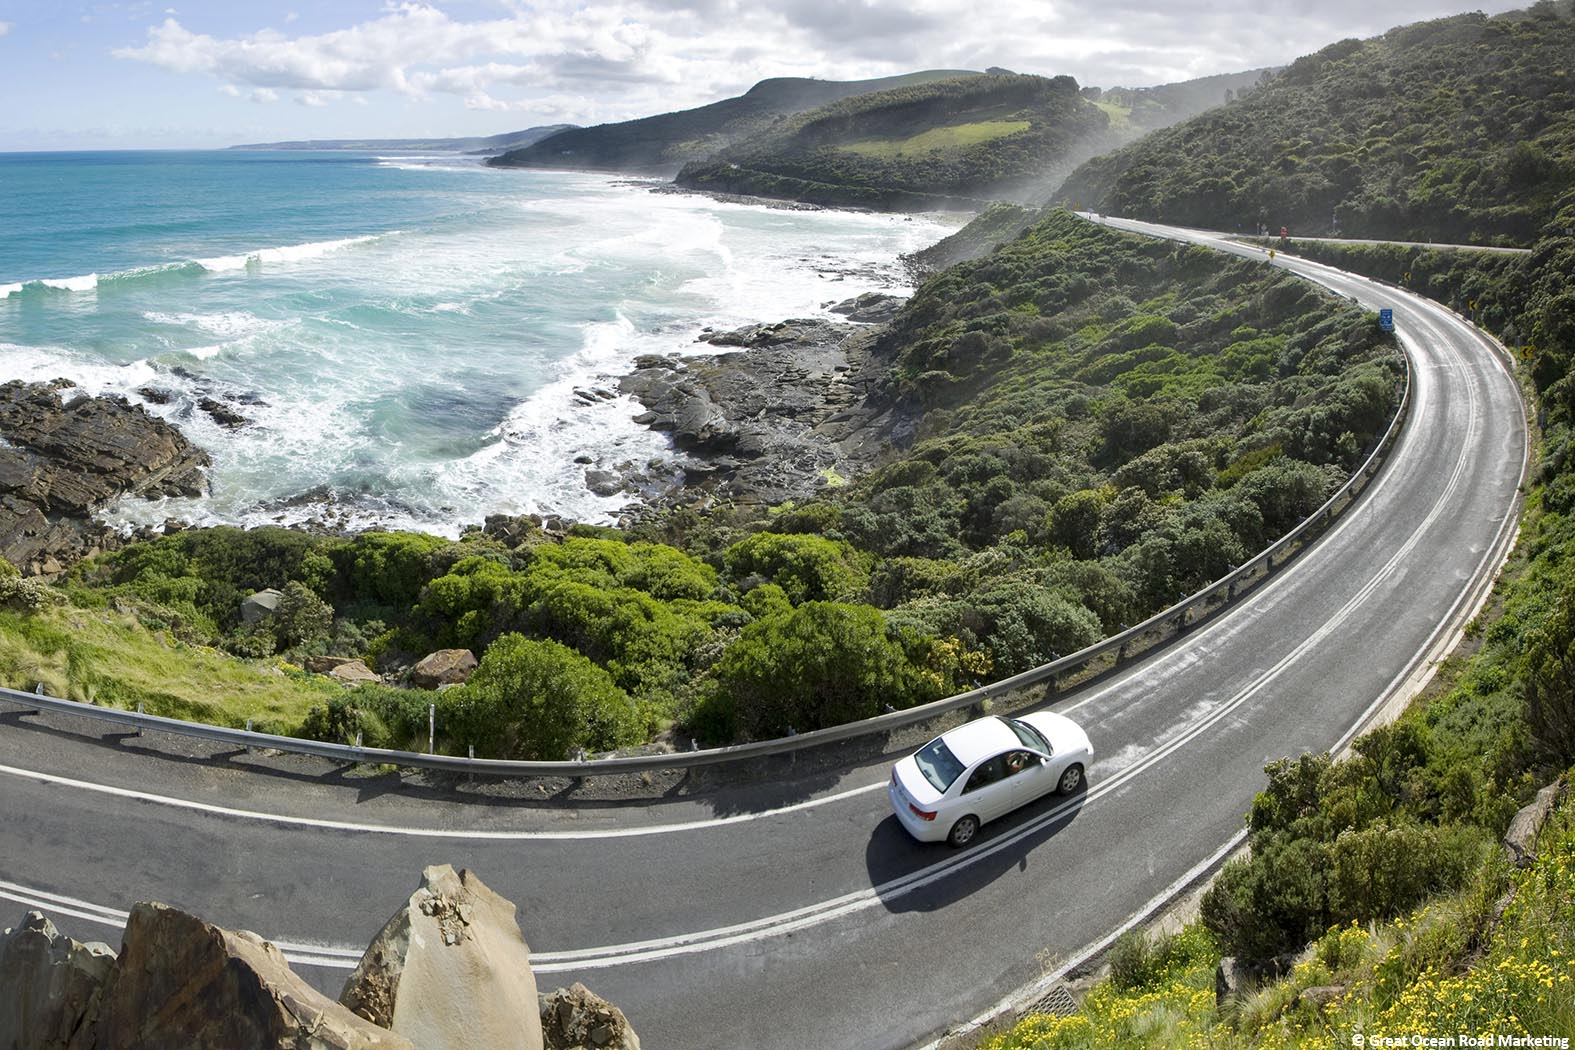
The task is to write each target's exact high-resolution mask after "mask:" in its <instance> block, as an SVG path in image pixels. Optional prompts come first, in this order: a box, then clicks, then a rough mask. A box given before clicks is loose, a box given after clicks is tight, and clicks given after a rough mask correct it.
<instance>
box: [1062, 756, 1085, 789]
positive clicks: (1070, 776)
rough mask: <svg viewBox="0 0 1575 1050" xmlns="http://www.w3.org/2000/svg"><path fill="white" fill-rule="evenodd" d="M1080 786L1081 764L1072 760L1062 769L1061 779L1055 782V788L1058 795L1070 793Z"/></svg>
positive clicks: (1081, 778) (1081, 776)
mask: <svg viewBox="0 0 1575 1050" xmlns="http://www.w3.org/2000/svg"><path fill="white" fill-rule="evenodd" d="M1082 786H1083V766H1082V764H1081V763H1079V762H1073V763H1072V764H1071V765H1069V766H1067V767H1066V769H1065V770H1063V771H1062V773H1061V779H1060V781H1059V782H1057V784H1056V786H1055V790H1056V794H1058V795H1070V794H1071V793H1072V792H1074V791H1076V790H1077V789H1078V788H1080V787H1082Z"/></svg>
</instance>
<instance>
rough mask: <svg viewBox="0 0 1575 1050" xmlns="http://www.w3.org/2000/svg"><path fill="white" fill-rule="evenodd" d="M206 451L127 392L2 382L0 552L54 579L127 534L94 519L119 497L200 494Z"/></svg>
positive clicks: (23, 567) (118, 543)
mask: <svg viewBox="0 0 1575 1050" xmlns="http://www.w3.org/2000/svg"><path fill="white" fill-rule="evenodd" d="M209 463H210V460H209V458H208V454H207V453H206V452H204V451H203V450H202V449H200V448H198V447H197V446H195V445H193V444H192V443H191V442H190V441H188V440H186V438H185V437H184V436H183V435H182V434H181V433H180V431H178V430H176V429H175V428H174V427H172V426H170V425H169V424H168V423H166V422H164V421H163V420H161V419H157V418H155V417H153V416H150V415H149V414H148V413H147V412H145V411H143V409H142V408H140V407H138V406H135V405H132V404H131V403H130V402H128V401H127V400H126V399H125V398H121V397H90V396H88V395H86V394H83V393H81V392H80V391H79V390H77V389H76V387H75V385H74V384H72V383H71V382H70V381H69V380H64V379H57V380H55V381H53V382H50V383H23V382H21V381H18V380H13V381H12V382H9V383H5V384H4V385H0V557H4V558H5V559H6V560H7V561H9V562H10V563H11V564H12V565H14V566H16V567H17V568H18V569H20V570H22V571H23V572H24V573H26V574H28V575H30V576H43V577H46V578H47V577H52V576H56V575H58V574H59V573H60V572H62V571H64V569H65V568H66V566H68V565H70V564H71V563H72V562H74V561H77V560H79V559H81V558H85V557H87V556H89V555H91V554H96V553H98V552H100V551H104V550H113V549H114V548H116V547H119V546H121V545H122V543H123V542H124V540H123V539H122V537H121V536H120V534H119V533H117V532H116V531H115V530H114V529H112V528H110V527H109V526H108V525H105V524H104V523H103V522H101V521H99V520H98V519H97V514H98V512H99V511H101V510H103V509H104V508H105V507H107V506H108V505H109V504H111V503H113V502H114V501H115V500H117V499H119V498H121V497H122V496H147V497H157V496H177V495H178V496H197V495H202V494H203V493H204V492H206V491H207V475H206V468H207V467H208V466H209Z"/></svg>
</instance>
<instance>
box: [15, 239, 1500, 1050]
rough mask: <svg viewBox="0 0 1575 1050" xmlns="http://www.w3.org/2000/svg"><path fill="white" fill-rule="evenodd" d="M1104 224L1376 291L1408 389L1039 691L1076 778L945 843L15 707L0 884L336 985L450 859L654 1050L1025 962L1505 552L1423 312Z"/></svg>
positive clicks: (1183, 849)
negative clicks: (1344, 456)
mask: <svg viewBox="0 0 1575 1050" xmlns="http://www.w3.org/2000/svg"><path fill="white" fill-rule="evenodd" d="M1105 221H1106V222H1107V224H1109V225H1113V226H1122V227H1124V228H1127V229H1132V230H1135V231H1138V232H1143V233H1149V234H1153V235H1156V236H1168V237H1175V238H1179V239H1184V240H1191V241H1195V242H1197V243H1203V244H1207V245H1209V246H1211V247H1215V248H1219V249H1221V250H1225V251H1231V252H1234V253H1236V254H1239V255H1244V256H1248V257H1255V258H1260V259H1265V265H1278V266H1282V267H1285V268H1286V269H1290V270H1292V271H1294V272H1297V273H1299V274H1302V275H1304V276H1307V277H1309V278H1310V279H1312V280H1315V281H1317V282H1319V283H1321V284H1324V285H1326V286H1328V287H1330V288H1332V289H1334V290H1335V291H1337V292H1339V293H1340V294H1342V295H1347V296H1352V297H1354V298H1356V299H1357V300H1359V301H1360V302H1362V303H1363V304H1364V305H1367V306H1370V307H1374V308H1376V307H1378V306H1389V307H1392V308H1393V309H1394V311H1395V319H1396V325H1397V327H1398V330H1399V332H1400V335H1401V338H1402V340H1403V342H1404V343H1405V345H1406V348H1407V351H1408V353H1409V354H1410V355H1411V358H1412V362H1413V372H1414V380H1413V382H1414V388H1413V399H1414V400H1413V408H1412V412H1411V417H1410V421H1409V423H1408V425H1407V427H1406V430H1405V433H1404V435H1403V437H1402V438H1401V439H1400V441H1399V443H1398V445H1397V446H1396V449H1395V451H1394V454H1393V456H1392V457H1391V459H1390V461H1389V462H1388V464H1387V465H1386V466H1385V468H1384V470H1383V472H1382V474H1381V475H1380V477H1379V479H1378V480H1377V481H1376V482H1374V483H1373V484H1372V485H1371V486H1370V487H1369V489H1368V491H1367V492H1366V494H1365V495H1364V496H1363V497H1362V499H1361V501H1360V502H1359V503H1358V504H1357V505H1356V506H1355V507H1354V508H1353V509H1352V510H1351V511H1350V512H1348V513H1347V514H1345V515H1344V516H1343V517H1342V518H1341V519H1340V521H1339V522H1338V523H1337V524H1336V525H1335V527H1334V528H1333V529H1332V530H1331V531H1330V532H1329V533H1328V534H1327V535H1326V536H1325V537H1324V538H1323V539H1322V540H1321V541H1320V542H1319V543H1317V544H1316V545H1315V546H1314V547H1313V548H1312V549H1311V550H1309V551H1308V552H1306V553H1305V554H1303V555H1302V556H1301V557H1300V558H1298V559H1297V560H1296V561H1294V562H1293V563H1292V564H1291V565H1290V566H1289V567H1287V568H1285V569H1283V570H1281V571H1280V572H1279V573H1278V574H1277V576H1276V577H1275V578H1274V579H1272V580H1270V581H1269V582H1267V583H1266V584H1264V585H1263V586H1261V587H1259V588H1258V589H1257V590H1256V591H1255V592H1253V593H1252V594H1251V595H1250V596H1249V597H1247V598H1246V599H1245V600H1243V601H1242V603H1241V604H1240V606H1239V607H1238V608H1236V609H1235V610H1233V611H1231V612H1230V613H1229V614H1227V615H1225V616H1222V617H1219V618H1217V619H1216V620H1214V621H1212V622H1210V623H1209V624H1207V625H1205V626H1203V627H1200V628H1198V629H1196V630H1195V631H1194V632H1192V633H1190V634H1189V635H1187V636H1185V637H1184V638H1183V639H1181V640H1179V641H1178V642H1177V643H1175V644H1173V645H1172V646H1170V647H1168V648H1166V649H1164V650H1162V651H1161V652H1159V653H1158V654H1157V655H1155V656H1153V657H1152V658H1150V659H1148V660H1146V661H1142V662H1140V663H1138V664H1136V665H1134V666H1132V667H1131V668H1128V669H1127V670H1126V671H1125V672H1123V673H1122V674H1120V675H1118V676H1115V677H1113V678H1111V679H1109V680H1107V681H1105V682H1102V683H1100V684H1099V685H1098V686H1096V687H1094V688H1091V689H1088V690H1085V691H1082V692H1080V693H1076V694H1072V695H1070V696H1067V697H1063V698H1060V699H1058V700H1057V702H1056V703H1055V704H1054V705H1053V706H1054V708H1055V709H1057V710H1062V711H1066V712H1069V713H1071V714H1072V716H1073V717H1074V718H1076V719H1078V720H1079V721H1081V722H1082V723H1083V724H1084V726H1085V727H1086V728H1087V730H1088V733H1089V736H1090V737H1091V738H1092V740H1093V742H1094V746H1095V748H1096V749H1097V751H1098V756H1097V762H1096V764H1095V765H1094V767H1093V768H1092V769H1091V770H1090V783H1089V788H1088V791H1087V792H1086V793H1085V794H1082V795H1079V796H1077V797H1075V798H1074V799H1072V800H1071V801H1070V802H1065V803H1060V802H1045V803H1041V804H1040V805H1038V806H1037V807H1032V808H1030V809H1029V810H1027V811H1025V812H1023V813H1020V814H1018V815H1016V816H1015V817H1013V818H1009V819H1007V820H1005V821H1002V822H998V823H997V824H993V825H990V826H989V827H987V828H986V829H985V831H984V833H983V835H982V836H981V840H980V841H979V842H978V844H977V845H976V846H975V847H973V848H971V849H969V850H967V851H964V852H962V853H960V854H959V853H953V852H951V851H949V850H947V849H946V848H945V847H944V846H937V847H920V846H918V845H916V844H915V843H913V842H911V841H909V840H908V839H907V838H906V836H905V835H904V833H903V832H902V831H901V829H900V828H899V827H898V826H897V824H896V822H895V820H894V818H892V817H891V816H889V814H888V813H887V810H886V800H885V796H884V791H883V787H884V783H885V778H886V774H887V769H888V766H887V765H886V764H885V763H884V762H873V763H871V764H869V765H866V766H863V767H859V768H853V769H849V770H847V771H845V772H843V773H842V774H840V775H838V776H835V777H828V778H824V779H823V780H819V781H814V782H810V783H806V784H803V785H799V786H798V787H799V788H800V789H801V791H800V794H799V795H798V796H797V800H796V801H793V802H791V803H785V802H781V801H773V802H767V801H762V800H761V799H760V798H753V797H748V796H719V797H717V798H715V799H712V800H710V801H707V800H704V799H702V800H693V799H690V800H683V801H674V802H663V803H658V804H653V805H649V806H643V807H638V808H632V809H631V808H620V807H606V808H587V807H578V808H564V807H541V806H537V807H524V806H510V805H493V806H487V807H474V806H471V807H467V806H464V805H460V804H457V803H454V802H452V801H450V800H446V799H441V798H429V797H424V796H420V795H412V794H409V793H403V792H399V791H385V790H384V782H383V781H370V782H355V781H346V780H343V779H339V778H337V777H335V776H333V775H318V774H315V773H308V772H298V773H294V774H290V775H273V776H264V775H258V774H253V773H248V772H245V771H244V770H240V769H237V768H236V766H235V765H234V764H231V763H228V762H226V761H224V760H222V759H221V760H216V761H202V760H191V759H184V760H179V759H171V758H160V757H156V756H155V755H154V754H152V753H151V752H152V751H153V750H154V749H153V748H152V747H151V745H147V744H146V742H142V741H137V740H134V739H126V738H124V737H123V736H122V735H121V734H118V733H110V734H105V733H104V732H103V729H102V727H94V726H91V725H88V724H86V723H84V722H82V721H81V720H73V719H69V718H65V719H62V718H56V717H53V716H51V717H50V718H48V719H35V718H31V717H26V716H23V715H20V714H18V713H16V712H15V711H14V710H13V711H12V712H11V713H8V714H0V903H4V902H9V903H10V904H11V906H12V907H13V909H14V910H16V911H20V910H21V907H22V906H23V904H26V905H27V906H30V907H41V908H42V910H45V911H47V912H49V913H50V914H51V915H52V916H53V917H54V918H55V919H56V920H57V922H58V923H59V924H60V926H61V928H62V929H64V930H66V931H67V932H69V933H71V934H73V935H74V936H76V937H78V938H79V939H84V940H89V939H101V938H109V939H111V940H113V939H114V936H115V933H114V931H113V930H112V929H111V927H112V926H114V925H118V921H117V913H118V912H120V911H123V910H124V909H126V908H128V907H129V906H130V904H131V903H132V902H133V901H136V900H146V899H160V900H167V901H170V902H171V903H174V904H177V905H179V906H182V907H186V908H189V909H191V910H193V911H196V912H197V913H198V914H201V915H203V916H204V917H206V918H208V919H211V920H212V921H214V922H218V923H220V924H222V925H226V926H230V927H244V928H249V929H255V930H258V931H260V932H262V933H264V934H266V935H267V936H269V937H271V938H274V939H276V940H277V941H279V942H281V943H282V944H284V945H286V946H288V950H289V951H290V952H291V953H292V954H293V955H294V956H295V957H296V959H297V960H298V966H299V968H300V969H301V970H302V972H303V973H305V974H307V975H308V976H309V977H310V978H311V979H312V980H313V981H314V982H315V983H317V984H319V986H321V987H323V988H325V989H328V990H330V991H337V988H338V985H339V983H340V982H341V981H342V980H343V977H344V974H345V972H346V969H347V967H348V965H350V963H351V962H352V961H353V959H352V956H353V954H354V953H355V951H356V949H358V948H359V946H361V945H364V944H365V942H366V941H367V940H368V939H369V938H370V936H371V935H372V934H373V933H374V932H375V931H376V929H377V928H378V927H379V926H380V925H381V923H382V922H383V920H384V919H385V918H386V917H387V915H388V914H389V913H390V912H391V911H392V910H393V909H394V908H395V907H396V906H397V905H398V904H399V903H400V902H401V901H402V900H403V899H404V897H406V896H407V895H408V893H409V892H410V889H411V887H412V886H413V884H414V881H415V879H416V874H417V869H418V868H419V867H420V866H422V865H424V864H429V863H437V862H450V863H454V864H455V865H465V866H468V867H472V868H474V869H475V870H476V871H477V872H478V873H479V874H480V875H481V876H482V878H483V879H485V880H486V881H487V882H488V883H489V884H490V885H492V886H493V887H494V888H496V889H497V890H498V891H499V892H501V893H503V894H504V895H506V896H508V897H510V898H512V899H513V900H515V901H516V902H518V904H519V906H520V919H521V925H522V926H523V928H524V930H525V933H526V936H527V938H528V939H529V941H530V943H531V945H532V947H533V949H534V950H535V952H536V962H537V966H538V967H539V969H540V970H541V971H542V976H541V978H540V980H541V982H542V984H543V985H544V986H546V987H553V986H556V985H558V984H567V983H570V982H571V981H573V980H583V981H584V982H585V983H586V984H588V985H589V986H591V987H592V988H593V989H595V990H596V991H598V992H600V993H602V994H604V995H606V996H607V997H608V998H610V999H612V1000H613V1001H615V1002H617V1003H619V1004H620V1005H621V1006H622V1007H623V1008H624V1009H625V1011H626V1012H627V1013H628V1014H629V1016H630V1019H631V1021H632V1022H633V1023H634V1025H635V1027H636V1029H637V1030H638V1031H639V1032H640V1033H641V1036H642V1039H643V1041H644V1043H645V1045H647V1046H650V1047H652V1048H653V1050H668V1048H672V1050H707V1048H713V1047H714V1048H718V1050H720V1048H729V1050H731V1048H734V1047H738V1046H750V1047H753V1048H757V1050H773V1048H784V1050H786V1048H793V1050H801V1048H803V1047H806V1046H809V1047H827V1048H833V1047H850V1048H859V1050H881V1048H901V1047H910V1046H912V1045H914V1044H916V1043H920V1042H923V1041H924V1040H925V1039H927V1038H929V1037H930V1036H932V1035H934V1034H936V1033H938V1032H940V1031H942V1030H944V1029H945V1028H947V1027H948V1026H950V1025H953V1024H955V1023H957V1022H959V1021H964V1020H966V1019H968V1018H971V1017H973V1016H975V1015H977V1014H978V1013H979V1012H980V1011H981V1010H984V1009H986V1008H988V1007H989V1006H990V1005H991V1004H994V1003H996V1002H997V1001H999V1000H1001V999H1002V998H1003V997H1004V996H1007V995H1009V994H1010V993H1011V992H1012V991H1013V990H1014V989H1017V988H1019V987H1021V986H1023V985H1025V984H1027V983H1029V982H1031V981H1033V980H1035V979H1036V978H1039V977H1040V976H1041V975H1042V974H1044V973H1045V972H1047V971H1053V970H1054V969H1055V967H1056V965H1057V963H1058V962H1060V961H1064V960H1066V959H1068V958H1071V957H1073V956H1075V955H1076V954H1077V953H1078V952H1079V951H1080V950H1081V949H1083V948H1084V947H1085V946H1088V945H1090V944H1093V943H1096V942H1098V941H1099V940H1100V939H1101V938H1103V937H1104V936H1105V935H1106V934H1108V932H1109V931H1111V930H1113V929H1115V928H1116V927H1118V926H1119V925H1121V924H1122V923H1123V922H1124V921H1126V920H1127V918H1128V917H1129V916H1131V915H1133V914H1134V913H1135V912H1138V911H1140V910H1141V909H1143V908H1144V907H1145V906H1147V905H1148V904H1150V903H1151V902H1152V901H1153V900H1154V899H1155V898H1156V895H1160V894H1162V893H1163V892H1164V891H1165V890H1166V888H1167V887H1170V886H1172V885H1173V884H1175V883H1176V882H1177V881H1178V880H1180V879H1183V878H1184V877H1185V876H1186V875H1187V874H1188V873H1189V872H1191V871H1193V870H1195V869H1196V868H1197V867H1198V866H1199V865H1200V864H1202V863H1204V862H1206V861H1207V860H1208V859H1209V858H1210V857H1211V856H1213V855H1215V854H1216V853H1217V852H1218V851H1219V849H1220V847H1221V846H1222V845H1224V844H1226V843H1227V842H1229V841H1231V840H1232V838H1233V837H1234V836H1236V835H1238V834H1239V832H1240V829H1241V826H1242V814H1243V813H1244V812H1245V811H1246V808H1247V805H1248V803H1249V801H1250V800H1251V797H1252V795H1253V793H1254V792H1255V791H1256V790H1257V789H1258V788H1259V787H1260V786H1261V784H1262V780H1263V777H1262V768H1263V765H1264V763H1265V762H1267V761H1269V760H1272V759H1274V758H1277V757H1279V756H1282V755H1292V754H1297V753H1300V752H1303V751H1308V750H1323V749H1325V748H1329V747H1332V746H1336V745H1339V744H1341V743H1343V742H1344V741H1345V740H1346V739H1348V738H1349V735H1350V733H1351V732H1352V731H1353V729H1354V727H1356V726H1357V725H1359V724H1360V723H1362V722H1363V721H1365V720H1366V718H1367V717H1368V716H1369V715H1370V714H1371V712H1372V711H1374V710H1375V709H1376V708H1377V707H1378V705H1379V704H1380V703H1382V702H1383V701H1384V700H1385V699H1386V698H1388V697H1390V696H1391V695H1392V694H1393V693H1394V692H1395V690H1396V689H1397V687H1398V686H1399V685H1400V683H1402V682H1403V681H1404V680H1406V679H1407V678H1408V676H1411V675H1412V674H1413V673H1414V672H1416V670H1417V668H1418V665H1419V663H1421V662H1423V661H1425V660H1426V659H1427V658H1428V657H1429V656H1431V655H1434V654H1436V652H1437V650H1438V649H1439V647H1440V645H1441V644H1443V643H1444V642H1445V641H1447V639H1448V636H1449V635H1451V634H1452V633H1453V631H1454V630H1455V629H1456V628H1458V626H1459V624H1460V623H1461V621H1462V617H1464V616H1466V615H1469V613H1470V612H1471V610H1472V609H1474V607H1475V606H1476V604H1477V602H1478V601H1479V599H1480V598H1481V596H1482V595H1483V594H1484V593H1485V588H1486V585H1487V583H1488V582H1489V580H1490V578H1491V575H1492V573H1493V572H1494V570H1496V568H1497V566H1498V564H1499V563H1500V562H1501V561H1502V559H1503V557H1504V555H1505V553H1506V551H1507V548H1508V544H1509V543H1510V541H1511V539H1512V537H1513V532H1514V523H1515V520H1514V516H1515V512H1516V509H1517V491H1518V487H1519V484H1520V482H1521V478H1522V474H1523V471H1524V466H1525V461H1526V427H1525V420H1524V415H1523V411H1522V403H1521V399H1520V395H1519V392H1518V389H1517V386H1516V383H1515V381H1514V379H1513V378H1512V376H1511V375H1510V373H1509V371H1508V369H1507V367H1506V365H1505V363H1504V362H1503V361H1502V360H1501V359H1500V358H1499V357H1498V356H1497V355H1496V354H1495V351H1494V345H1493V344H1492V343H1491V341H1490V340H1488V339H1486V338H1485V337H1484V336H1483V335H1482V334H1481V333H1479V332H1478V331H1477V330H1475V329H1474V328H1472V327H1471V326H1469V325H1468V324H1466V323H1465V322H1464V321H1462V320H1461V319H1460V318H1459V317H1457V316H1456V315H1454V314H1453V313H1451V312H1450V311H1448V310H1446V309H1444V308H1442V307H1440V306H1438V305H1437V304H1434V303H1431V302H1429V301H1427V300H1425V299H1420V298H1418V297H1416V296H1413V295H1410V294H1409V293H1406V292H1403V291H1399V290H1396V289H1392V288H1387V287H1384V286H1380V285H1376V284H1374V283H1372V282H1368V281H1366V280H1364V279H1362V278H1359V277H1355V276H1352V275H1346V274H1340V273H1339V272H1337V271H1334V270H1331V269H1329V268H1327V267H1323V266H1319V265H1316V264H1312V263H1308V262H1305V261H1303V260H1298V259H1294V258H1290V257H1286V256H1284V255H1281V256H1279V257H1277V258H1276V259H1275V260H1274V261H1273V262H1272V263H1270V262H1268V261H1267V259H1266V257H1265V253H1264V252H1263V250H1262V249H1257V248H1253V247H1249V246H1245V245H1241V244H1237V243H1233V242H1229V241H1225V240H1223V239H1221V238H1218V237H1215V236H1212V235H1208V234H1203V233H1198V232H1194V231H1185V230H1176V229H1171V228H1166V227H1157V226H1152V225H1148V224H1138V223H1127V222H1122V221H1120V220H1105ZM73 723H75V724H73ZM319 768H321V767H319ZM0 914H4V913H3V912H0ZM7 918H9V916H8V915H7Z"/></svg>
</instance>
